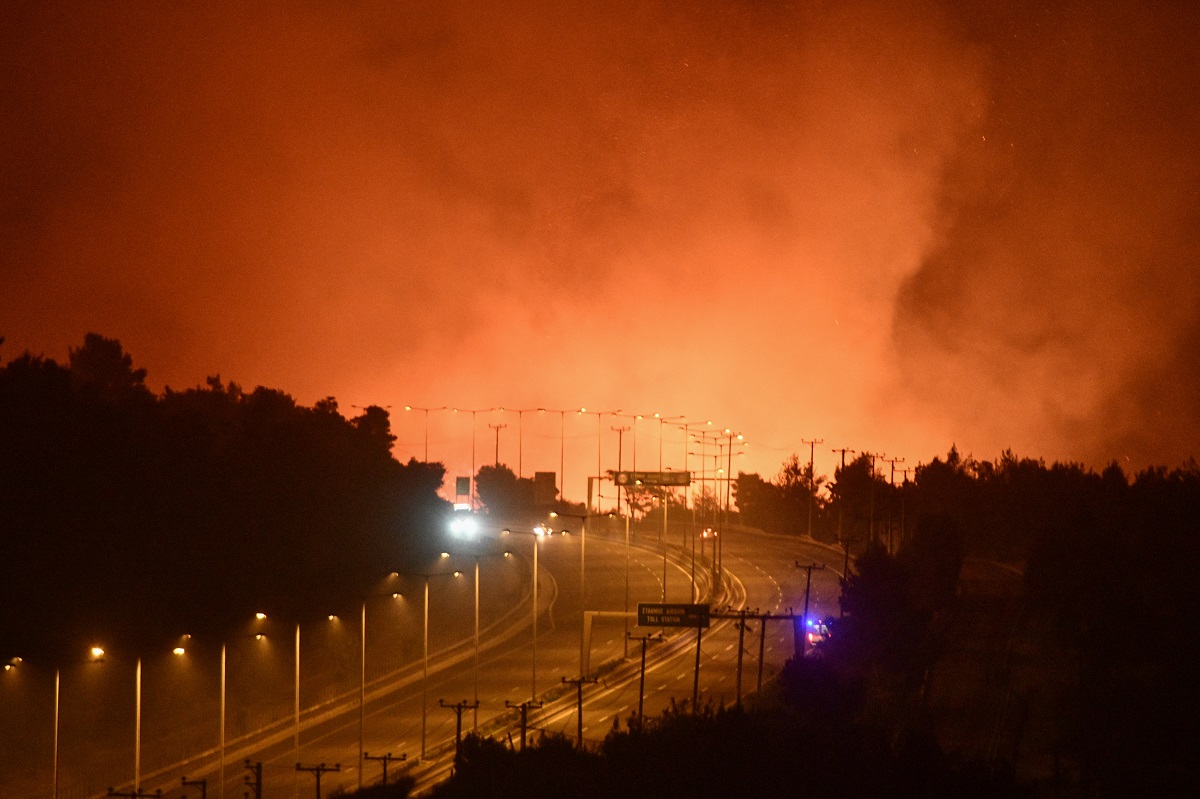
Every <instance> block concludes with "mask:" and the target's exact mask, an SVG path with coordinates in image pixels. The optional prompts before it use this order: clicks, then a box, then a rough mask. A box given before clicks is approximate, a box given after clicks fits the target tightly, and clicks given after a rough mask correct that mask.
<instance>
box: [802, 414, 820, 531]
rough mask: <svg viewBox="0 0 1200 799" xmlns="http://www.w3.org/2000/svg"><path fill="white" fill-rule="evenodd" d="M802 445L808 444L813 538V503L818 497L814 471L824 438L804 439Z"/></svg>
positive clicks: (809, 498)
mask: <svg viewBox="0 0 1200 799" xmlns="http://www.w3.org/2000/svg"><path fill="white" fill-rule="evenodd" d="M800 443H802V444H808V537H809V538H812V517H813V502H814V501H815V499H816V495H817V473H816V472H815V471H813V462H814V459H815V457H816V452H817V444H824V443H825V439H823V438H802V439H800Z"/></svg>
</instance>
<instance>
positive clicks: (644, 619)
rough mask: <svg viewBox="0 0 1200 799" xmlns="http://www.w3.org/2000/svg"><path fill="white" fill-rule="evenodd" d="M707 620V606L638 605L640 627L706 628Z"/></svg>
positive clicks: (649, 603)
mask: <svg viewBox="0 0 1200 799" xmlns="http://www.w3.org/2000/svg"><path fill="white" fill-rule="evenodd" d="M708 619H709V607H708V605H688V604H670V605H668V604H663V603H662V602H657V603H654V602H639V603H638V625H639V626H641V627H707V626H708Z"/></svg>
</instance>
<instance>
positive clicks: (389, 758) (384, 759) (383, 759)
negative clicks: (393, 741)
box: [363, 752, 408, 785]
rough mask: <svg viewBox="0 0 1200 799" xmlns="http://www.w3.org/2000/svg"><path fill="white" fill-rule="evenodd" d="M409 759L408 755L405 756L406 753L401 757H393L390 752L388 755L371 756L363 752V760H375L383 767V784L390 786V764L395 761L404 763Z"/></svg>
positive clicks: (402, 753)
mask: <svg viewBox="0 0 1200 799" xmlns="http://www.w3.org/2000/svg"><path fill="white" fill-rule="evenodd" d="M407 759H408V755H407V754H405V753H404V752H401V753H400V757H392V753H391V752H388V753H387V754H386V755H370V754H368V753H366V752H363V760H375V761H377V762H379V763H380V764H382V765H383V784H384V785H387V784H388V783H387V770H388V763H391V762H392V761H393V760H399V761H401V762H403V761H405V760H407Z"/></svg>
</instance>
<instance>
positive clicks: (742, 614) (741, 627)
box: [733, 608, 746, 707]
mask: <svg viewBox="0 0 1200 799" xmlns="http://www.w3.org/2000/svg"><path fill="white" fill-rule="evenodd" d="M738 616H739V618H738V620H737V621H735V622H734V623H733V625H734V626H735V627H737V631H738V659H737V706H738V707H741V706H742V653H743V652H744V651H745V643H746V610H745V608H743V609H742V610H741V611H739V612H738Z"/></svg>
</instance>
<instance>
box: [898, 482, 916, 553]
mask: <svg viewBox="0 0 1200 799" xmlns="http://www.w3.org/2000/svg"><path fill="white" fill-rule="evenodd" d="M911 471H914V470H913V468H912V467H911V466H906V467H904V468H903V469H901V470H900V480H901V483H900V546H904V534H905V529H904V497H905V495H906V494H908V490H907V489H908V473H909V472H911Z"/></svg>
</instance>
